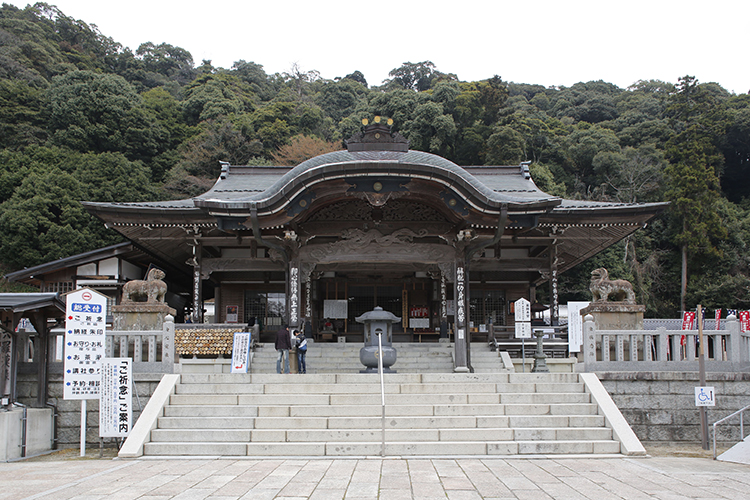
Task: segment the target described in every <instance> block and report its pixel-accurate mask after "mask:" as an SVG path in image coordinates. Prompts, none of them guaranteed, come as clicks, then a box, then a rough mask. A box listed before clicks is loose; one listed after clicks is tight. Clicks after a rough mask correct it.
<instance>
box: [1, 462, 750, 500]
mask: <svg viewBox="0 0 750 500" xmlns="http://www.w3.org/2000/svg"><path fill="white" fill-rule="evenodd" d="M0 499H1V500H6V499H8V500H11V499H12V500H20V499H24V500H32V499H33V500H36V499H45V500H52V499H54V500H104V499H106V500H135V499H138V500H167V499H174V500H238V499H242V500H246V499H285V500H296V499H311V500H316V499H320V500H336V499H342V500H355V499H358V500H364V499H367V500H373V499H382V500H401V499H425V500H434V499H448V500H474V499H485V500H488V499H493V500H494V499H521V500H524V499H529V500H531V499H533V500H545V499H565V500H610V499H612V500H614V499H628V500H639V499H660V500H676V499H705V500H709V499H711V500H716V499H730V500H745V499H750V466H748V465H741V464H733V463H726V462H717V461H714V460H711V459H707V458H680V457H645V458H591V457H580V458H576V457H570V458H559V457H552V458H474V457H472V458H466V459H461V458H455V459H444V458H440V459H438V458H424V459H421V458H414V459H411V458H410V459H399V458H384V459H381V458H362V459H261V460H258V459H235V458H232V459H219V458H215V459H207V458H200V459H185V458H175V459H162V458H159V459H153V458H150V459H149V458H144V459H133V460H117V459H116V460H112V459H98V460H97V459H88V458H86V459H67V460H65V459H54V458H52V459H47V460H43V461H20V462H11V463H0Z"/></svg>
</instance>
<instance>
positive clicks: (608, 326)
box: [581, 301, 646, 330]
mask: <svg viewBox="0 0 750 500" xmlns="http://www.w3.org/2000/svg"><path fill="white" fill-rule="evenodd" d="M644 312H646V306H641V305H637V304H625V303H623V302H606V301H600V302H592V303H591V305H589V306H588V307H586V308H584V309H581V316H586V315H587V314H590V315H591V316H593V317H594V324H595V325H596V329H597V330H643V313H644Z"/></svg>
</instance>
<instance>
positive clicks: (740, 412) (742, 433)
mask: <svg viewBox="0 0 750 500" xmlns="http://www.w3.org/2000/svg"><path fill="white" fill-rule="evenodd" d="M747 410H750V405H747V406H746V407H744V408H742V409H739V410H737V411H736V412H734V413H732V414H731V415H727V416H726V417H724V418H722V419H721V420H717V421H716V422H714V425H713V428H714V460H716V426H717V425H719V424H721V423H724V422H726V421H727V420H729V419H730V418H732V417H735V416H737V415H739V416H740V441H743V440H744V439H745V423H744V421H745V418H744V413H745V411H747Z"/></svg>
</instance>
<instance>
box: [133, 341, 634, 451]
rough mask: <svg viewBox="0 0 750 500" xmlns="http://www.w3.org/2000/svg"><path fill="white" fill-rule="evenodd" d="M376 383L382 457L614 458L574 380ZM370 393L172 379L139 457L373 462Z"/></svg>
mask: <svg viewBox="0 0 750 500" xmlns="http://www.w3.org/2000/svg"><path fill="white" fill-rule="evenodd" d="M332 347H335V346H332ZM494 360H496V359H494V358H493V361H494ZM273 369H274V370H275V359H274V367H273ZM384 380H385V391H386V394H385V402H386V407H385V411H386V418H385V425H386V429H385V431H386V433H385V439H386V454H387V455H399V456H441V455H456V456H457V455H530V456H531V455H560V454H563V455H566V454H617V453H619V452H620V444H619V442H618V441H616V440H615V439H614V437H613V432H612V430H611V429H610V428H609V427H607V425H606V421H605V418H604V417H603V416H602V415H599V408H598V406H597V405H596V404H595V403H593V402H592V399H591V396H590V394H588V393H587V392H586V390H585V386H584V384H583V383H582V382H580V381H579V377H578V375H577V374H575V373H555V374H541V373H506V372H499V371H498V372H486V373H481V372H480V373H469V374H467V373H453V372H443V373H441V372H421V373H390V374H386V375H385V377H384ZM380 391H381V386H380V377H379V376H378V375H377V374H361V373H330V374H308V375H278V374H276V373H252V374H228V373H183V375H182V377H181V383H180V384H178V385H177V386H176V390H175V393H174V394H172V395H171V396H170V398H169V403H168V405H167V406H166V407H165V408H164V410H163V415H164V416H162V417H160V418H159V419H158V422H157V428H156V429H153V430H152V432H151V442H150V443H146V445H145V447H144V452H145V454H146V455H156V456H170V455H174V456H185V455H195V456H224V455H225V456H256V457H262V456H300V457H302V456H370V455H379V454H380V452H381V439H382V437H383V435H382V425H383V418H382V412H383V407H382V405H381V401H382V400H381V393H380Z"/></svg>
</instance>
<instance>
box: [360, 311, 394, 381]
mask: <svg viewBox="0 0 750 500" xmlns="http://www.w3.org/2000/svg"><path fill="white" fill-rule="evenodd" d="M355 319H356V321H357V323H364V324H365V346H364V347H363V348H362V349H360V350H359V360H360V361H361V362H362V364H363V365H365V366H366V367H367V368H366V369H365V370H361V373H377V371H378V334H380V337H381V342H382V346H383V372H384V373H395V372H396V370H391V369H390V366H391V365H393V364H394V363H396V349H394V348H393V346H392V343H393V323H397V322H399V321H401V318H399V317H396V315H395V314H393V313H391V312H388V311H384V310H383V308H382V307H379V306H376V307H375V309H373V310H372V311H368V312H366V313H364V314H363V315H362V316H360V317H358V318H355Z"/></svg>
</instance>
